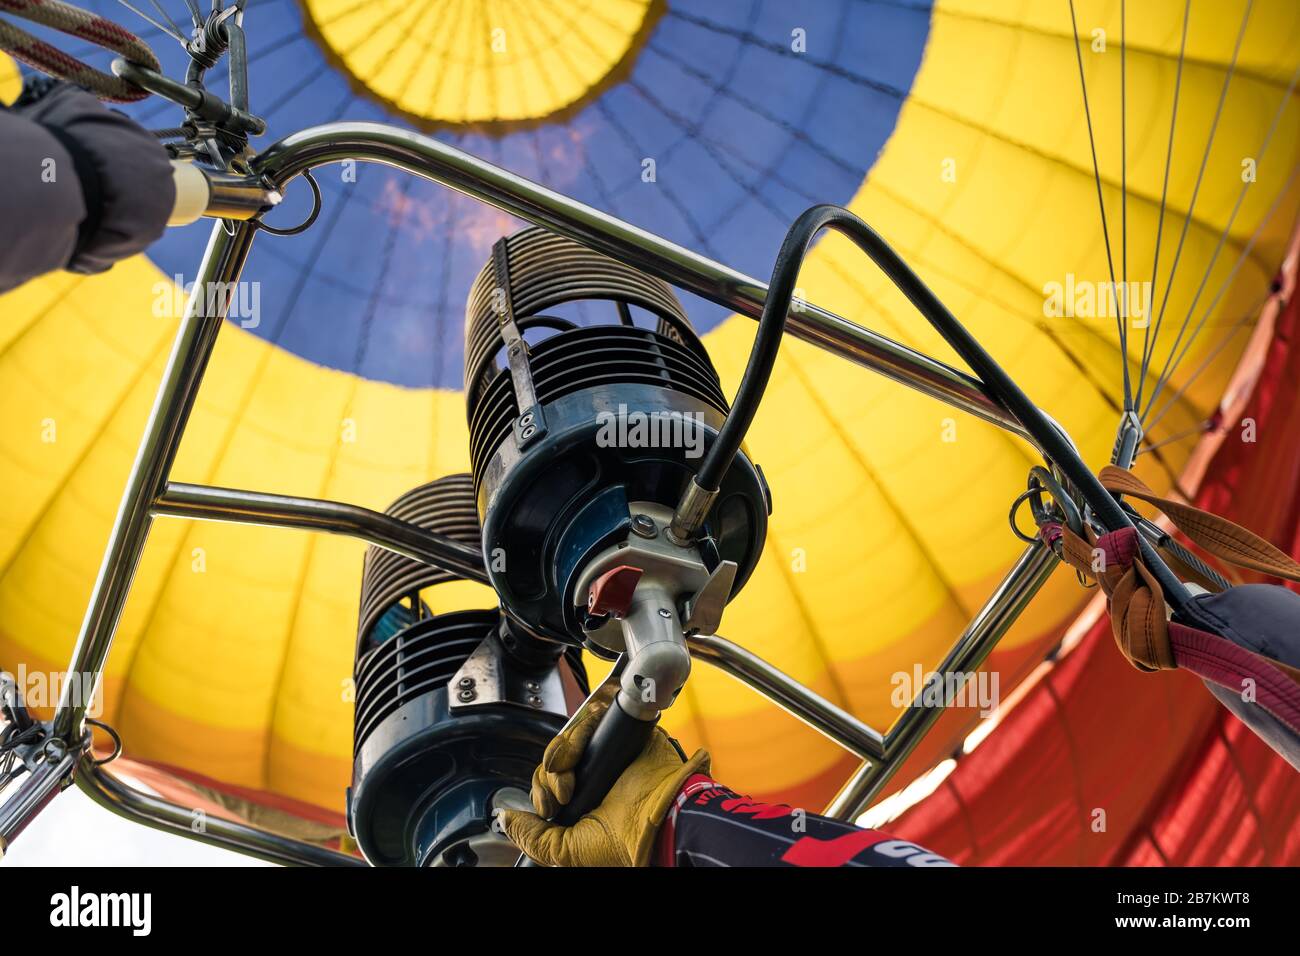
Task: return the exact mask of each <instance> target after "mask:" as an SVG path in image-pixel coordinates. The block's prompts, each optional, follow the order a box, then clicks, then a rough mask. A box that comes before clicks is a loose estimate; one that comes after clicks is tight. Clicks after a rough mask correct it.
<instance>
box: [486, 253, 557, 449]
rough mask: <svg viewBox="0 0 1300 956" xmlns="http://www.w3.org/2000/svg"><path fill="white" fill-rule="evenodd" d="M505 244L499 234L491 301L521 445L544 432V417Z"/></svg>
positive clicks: (494, 258)
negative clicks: (517, 316) (517, 317)
mask: <svg viewBox="0 0 1300 956" xmlns="http://www.w3.org/2000/svg"><path fill="white" fill-rule="evenodd" d="M507 243H508V239H507V237H505V236H502V237H501V238H500V239H498V240H497V241H496V242H495V243H494V244H493V246H492V269H493V272H494V273H495V276H496V280H497V291H498V292H500V296H497V295H496V294H495V293H494V295H493V304H494V305H495V307H496V314H497V326H498V327H499V328H500V330H501V341H502V342H504V343H505V346H506V365H507V366H508V367H509V369H510V383H511V385H513V386H514V391H515V405H516V406H517V407H518V409H519V417H518V418H516V419H515V441H516V442H517V443H518V444H519V447H521V448H522V447H523V446H524V445H526V444H528V443H529V442H532V441H535V440H537V439H539V438H541V437H542V436H543V435H545V434H546V418H545V417H544V416H543V415H542V406H541V405H540V404H539V403H538V401H537V391H536V389H534V387H533V373H532V370H531V369H530V368H529V367H528V343H527V342H525V341H524V337H523V335H522V334H521V333H520V331H519V326H518V325H517V324H516V323H515V302H514V293H513V291H511V288H510V247H509V245H508V244H507Z"/></svg>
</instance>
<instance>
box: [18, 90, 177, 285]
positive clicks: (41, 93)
mask: <svg viewBox="0 0 1300 956" xmlns="http://www.w3.org/2000/svg"><path fill="white" fill-rule="evenodd" d="M175 201H176V187H175V185H174V184H173V182H172V172H171V164H170V162H169V161H168V157H167V151H166V150H165V149H164V148H163V146H162V144H161V143H159V142H158V141H157V140H156V139H155V138H154V137H153V136H152V135H150V134H149V132H148V131H147V130H144V129H142V128H141V127H140V126H138V125H137V124H136V123H135V122H133V121H132V120H130V119H128V118H127V117H126V116H123V115H122V114H121V113H118V112H115V111H113V110H110V109H108V108H107V107H105V106H104V105H103V104H102V103H100V102H99V101H98V100H97V99H95V98H94V97H93V96H91V95H90V94H89V93H86V92H84V91H83V90H81V89H79V88H77V87H74V86H71V85H69V84H67V83H62V82H56V81H53V80H48V79H45V78H29V79H28V82H27V84H26V86H25V88H24V90H23V94H22V96H20V97H19V98H18V100H17V101H16V102H15V103H14V105H13V106H12V107H9V108H7V109H5V108H3V107H0V292H4V291H7V290H9V289H12V288H14V287H15V286H18V285H21V284H22V283H23V282H26V281H27V280H28V279H32V278H34V277H36V276H38V275H41V274H43V273H45V272H50V271H52V270H55V269H69V270H71V271H73V272H79V273H93V272H103V271H104V270H106V269H108V268H109V267H110V266H111V265H112V264H113V263H114V262H117V261H118V260H119V259H124V258H126V257H127V256H131V255H134V254H135V253H137V252H140V251H142V250H143V249H145V248H146V247H147V246H148V245H149V244H150V243H152V242H153V241H154V240H156V239H157V238H158V237H159V236H161V235H162V232H163V230H164V229H165V228H166V225H167V219H168V217H169V216H170V215H171V211H172V207H173V205H174V204H175Z"/></svg>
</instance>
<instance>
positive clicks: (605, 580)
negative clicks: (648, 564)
mask: <svg viewBox="0 0 1300 956" xmlns="http://www.w3.org/2000/svg"><path fill="white" fill-rule="evenodd" d="M644 573H645V572H644V571H642V570H641V569H640V568H634V567H632V566H631V565H630V564H621V565H619V566H618V567H616V568H612V569H611V570H609V571H606V572H605V573H604V574H602V575H601V576H600V577H598V578H596V580H595V581H593V582H592V584H591V590H590V591H588V592H587V611H588V613H590V614H593V615H596V616H598V617H603V616H605V615H609V616H610V617H612V618H614V619H616V620H617V619H619V618H622V617H623V616H624V615H625V614H627V612H628V609H629V608H630V607H631V606H632V595H633V593H635V591H636V586H637V584H638V583H639V582H640V580H641V575H642V574H644Z"/></svg>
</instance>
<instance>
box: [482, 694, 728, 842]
mask: <svg viewBox="0 0 1300 956" xmlns="http://www.w3.org/2000/svg"><path fill="white" fill-rule="evenodd" d="M608 709H609V700H608V699H605V700H596V701H594V702H593V703H592V706H591V708H590V710H589V711H588V713H586V714H584V715H583V717H582V719H580V720H579V721H578V722H577V723H575V724H574V725H573V726H572V727H570V728H569V729H568V730H566V731H564V732H562V733H560V734H559V735H558V736H556V738H555V739H554V740H552V741H551V742H550V744H548V745H547V747H546V751H545V753H543V755H542V762H541V764H540V765H539V766H538V767H537V769H536V770H535V771H534V772H533V786H532V800H533V808H534V809H535V810H536V811H537V813H528V812H526V811H524V810H503V811H501V817H500V819H501V824H502V826H503V827H504V829H505V831H506V835H507V836H508V837H510V839H511V840H512V841H513V842H514V843H515V845H516V846H518V847H519V849H521V850H523V851H524V852H525V853H526V854H528V856H529V857H531V858H532V859H533V860H534V861H536V862H537V863H540V864H542V865H543V866H645V865H647V864H648V863H649V861H650V854H651V851H652V850H653V847H654V841H655V837H656V835H657V834H658V832H659V827H660V825H661V824H662V823H663V822H664V817H666V816H667V814H668V810H669V808H670V807H671V806H672V803H673V800H674V799H675V798H676V797H677V794H678V793H679V792H680V791H681V789H682V785H683V784H685V783H686V780H687V778H689V777H690V776H691V775H692V774H695V773H708V772H709V755H708V753H707V752H706V751H704V750H697V751H695V755H694V756H693V757H691V759H690V760H685V759H684V757H683V755H682V752H681V749H680V748H679V747H678V746H677V742H676V741H675V740H673V739H672V738H671V737H669V736H668V734H667V733H665V732H664V731H663V730H662V729H661V728H659V727H656V728H655V729H654V733H652V734H651V735H650V739H649V740H648V741H647V742H646V746H645V749H644V750H642V751H641V755H640V756H639V757H637V758H636V760H634V761H632V764H631V766H629V767H628V768H627V770H625V771H624V772H623V775H622V776H621V777H619V778H618V780H617V781H616V782H615V783H614V786H613V787H612V788H611V789H610V791H609V793H608V794H607V795H606V797H605V799H604V801H603V802H602V803H601V804H600V806H598V807H597V808H596V809H595V810H593V811H592V812H591V813H589V814H587V815H586V816H585V817H583V818H582V819H581V820H579V821H578V822H577V823H576V824H574V825H573V826H571V827H562V826H558V825H556V824H553V823H549V822H547V820H546V819H544V818H546V817H550V816H553V815H554V814H555V813H556V812H557V811H558V810H559V809H560V807H561V806H563V805H564V804H566V803H568V802H569V800H570V799H571V798H572V797H573V790H574V785H575V783H576V780H575V777H574V773H573V768H574V767H576V766H577V765H578V760H579V758H580V757H581V756H582V752H583V750H585V749H586V746H587V743H588V742H589V741H590V740H591V735H592V734H593V733H595V730H596V725H597V724H598V723H599V722H600V717H601V715H602V714H604V712H605V711H606V710H608ZM539 814H540V815H539Z"/></svg>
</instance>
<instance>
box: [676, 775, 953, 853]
mask: <svg viewBox="0 0 1300 956" xmlns="http://www.w3.org/2000/svg"><path fill="white" fill-rule="evenodd" d="M655 862H656V863H657V864H658V865H660V866H954V865H955V864H953V863H952V862H950V861H949V860H947V859H945V858H944V857H942V856H939V855H938V854H936V853H931V852H930V851H929V850H926V849H924V848H923V847H919V846H917V845H916V844H915V843H909V842H907V841H906V840H896V839H894V838H893V837H891V836H889V835H888V834H885V833H881V832H880V831H878V830H864V829H862V828H861V827H855V826H853V825H852V824H851V823H842V822H840V821H839V820H832V819H830V818H829V817H823V816H818V815H817V814H815V813H808V812H807V811H805V810H801V809H798V808H796V807H791V806H787V805H786V804H783V803H780V804H773V803H758V802H757V801H754V800H751V799H750V798H749V797H743V796H740V795H739V794H737V793H736V792H735V791H733V790H731V789H729V788H728V787H725V786H723V785H722V784H720V783H718V782H717V781H716V780H713V779H711V778H710V777H708V776H707V775H705V774H695V775H693V776H692V777H690V779H688V780H687V781H686V783H685V785H684V786H683V787H682V789H681V792H680V793H678V795H677V799H676V801H675V802H674V805H673V808H672V809H671V810H670V811H669V813H668V817H667V819H666V820H665V822H664V825H663V827H662V830H661V832H660V834H659V841H658V854H657V859H656V861H655Z"/></svg>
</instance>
